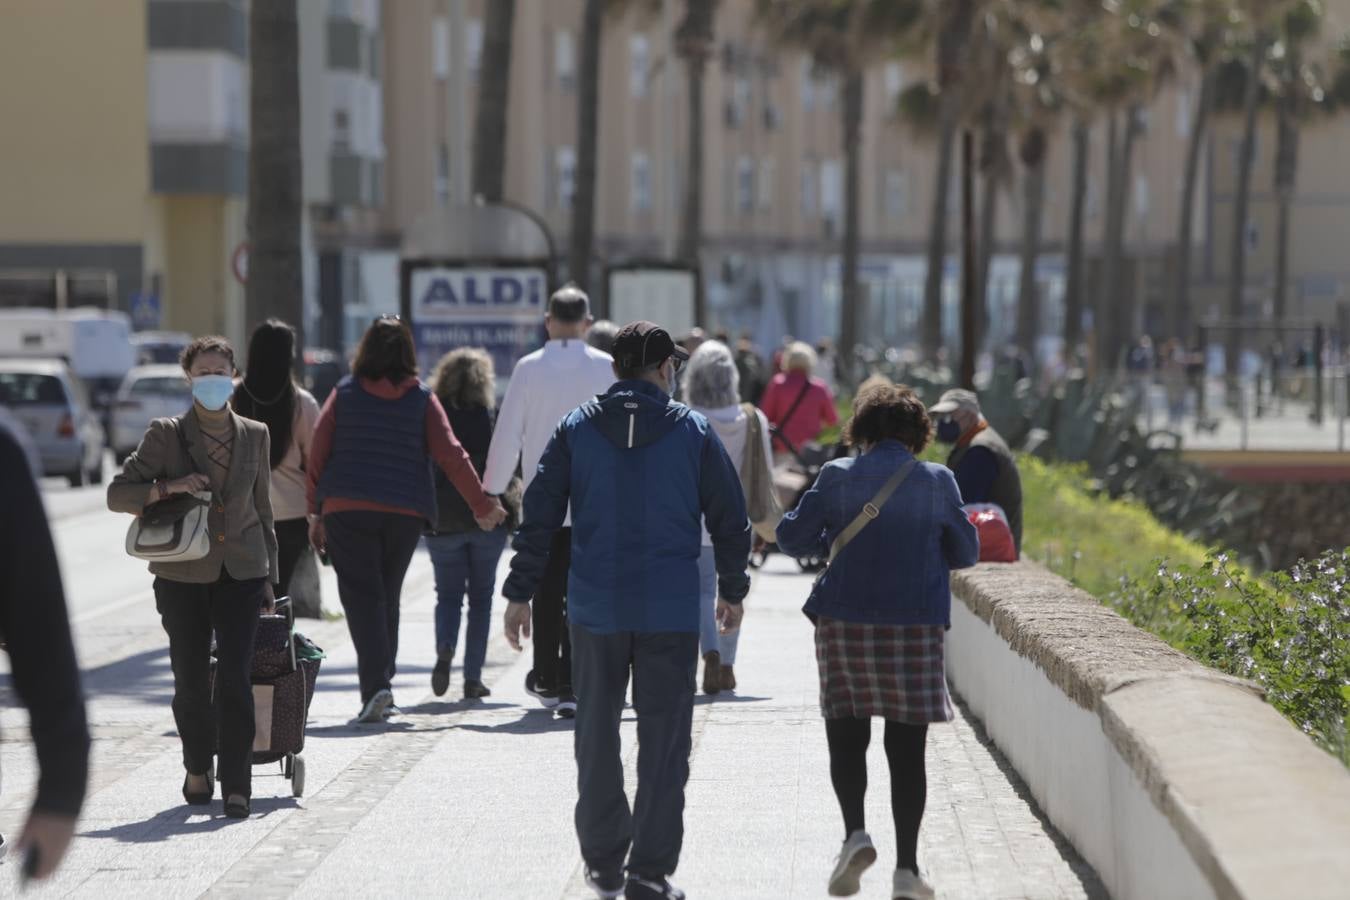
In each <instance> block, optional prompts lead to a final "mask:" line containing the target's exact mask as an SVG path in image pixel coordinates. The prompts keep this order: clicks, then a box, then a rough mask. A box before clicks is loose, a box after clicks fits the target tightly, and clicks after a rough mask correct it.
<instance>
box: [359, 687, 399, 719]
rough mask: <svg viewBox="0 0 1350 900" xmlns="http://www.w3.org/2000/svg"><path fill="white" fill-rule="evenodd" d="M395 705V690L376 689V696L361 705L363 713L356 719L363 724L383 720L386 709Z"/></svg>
mask: <svg viewBox="0 0 1350 900" xmlns="http://www.w3.org/2000/svg"><path fill="white" fill-rule="evenodd" d="M393 705H394V692H393V691H390V690H387V689H385V690H379V691H376V692H375V696H373V697H371V698H370V699H369V700H367V701H366V705H365V706H363V707H361V715H359V716H357V717H356V721H357V722H359V723H361V724H363V725H368V724H372V723H375V722H383V721H384V713H385V710H387V709H389V707H391V706H393Z"/></svg>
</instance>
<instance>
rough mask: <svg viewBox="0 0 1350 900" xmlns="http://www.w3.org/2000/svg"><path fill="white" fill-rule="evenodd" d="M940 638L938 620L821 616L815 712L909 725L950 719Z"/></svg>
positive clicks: (942, 635) (942, 637)
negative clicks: (874, 621) (883, 621)
mask: <svg viewBox="0 0 1350 900" xmlns="http://www.w3.org/2000/svg"><path fill="white" fill-rule="evenodd" d="M945 640H946V629H945V628H943V627H942V626H941V625H864V624H858V623H855V622H844V621H841V620H839V619H830V618H826V617H825V616H821V617H820V620H819V621H818V622H817V623H816V662H817V664H818V665H819V666H820V711H821V714H822V715H823V716H824V717H825V718H827V719H845V718H857V719H867V718H871V717H872V716H880V717H881V718H883V719H888V720H890V721H892V722H908V723H910V724H912V725H923V724H927V723H930V722H950V721H951V720H952V719H954V718H955V717H956V714H955V712H954V711H953V710H952V701H951V696H950V695H949V694H948V693H947V676H946V671H945V668H944V652H943V651H944V642H945Z"/></svg>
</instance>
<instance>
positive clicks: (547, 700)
mask: <svg viewBox="0 0 1350 900" xmlns="http://www.w3.org/2000/svg"><path fill="white" fill-rule="evenodd" d="M525 693H527V694H529V695H530V696H531V697H534V698H535V699H536V700H538V701H539V702H540V703H541V704H543V706H544V709H553V707H555V706H557V705H558V692H557V691H556V690H554V689H553V688H547V687H544V686H543V685H541V684H540V683H539V676H538V675H536V674H534V669H531V670H530V673H529V674H528V675H526V676H525Z"/></svg>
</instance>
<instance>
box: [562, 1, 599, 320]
mask: <svg viewBox="0 0 1350 900" xmlns="http://www.w3.org/2000/svg"><path fill="white" fill-rule="evenodd" d="M605 6H606V0H586V6H585V11H584V12H583V13H582V25H581V66H580V71H579V72H578V76H579V77H578V79H577V168H576V181H575V193H574V194H573V196H572V228H571V235H570V238H571V247H570V250H569V253H568V266H567V268H568V275H569V277H570V278H571V279H572V281H573V282H574V283H575V284H576V285H577V287H579V288H581V289H582V290H583V291H586V292H588V293H589V292H590V288H591V255H592V249H593V248H594V246H595V178H596V174H595V173H596V153H597V138H598V131H599V128H600V44H601V38H602V36H603V35H602V30H603V27H604V18H605Z"/></svg>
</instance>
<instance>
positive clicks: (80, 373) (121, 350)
mask: <svg viewBox="0 0 1350 900" xmlns="http://www.w3.org/2000/svg"><path fill="white" fill-rule="evenodd" d="M0 357H6V358H10V357H13V358H25V359H60V360H64V361H65V362H66V363H68V364H69V365H70V371H71V372H73V373H74V374H75V376H76V377H78V378H79V379H80V381H81V382H82V383H83V386H84V388H85V389H86V390H87V391H88V393H89V395H90V397H91V398H92V402H93V405H94V408H95V409H96V410H98V411H99V413H100V414H104V415H106V413H107V412H108V410H109V409H111V408H112V401H113V396H114V395H115V394H116V393H117V386H118V385H119V384H121V383H122V379H123V378H124V377H125V376H126V374H127V372H129V371H130V370H131V367H132V366H134V365H135V364H136V354H135V351H134V350H133V349H132V345H131V318H130V317H129V316H128V315H127V314H126V313H124V312H121V311H119V310H112V309H98V308H95V307H77V308H75V309H63V310H54V309H6V310H0ZM104 424H105V426H106V424H107V420H106V419H105V420H104Z"/></svg>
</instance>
